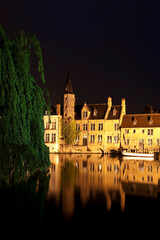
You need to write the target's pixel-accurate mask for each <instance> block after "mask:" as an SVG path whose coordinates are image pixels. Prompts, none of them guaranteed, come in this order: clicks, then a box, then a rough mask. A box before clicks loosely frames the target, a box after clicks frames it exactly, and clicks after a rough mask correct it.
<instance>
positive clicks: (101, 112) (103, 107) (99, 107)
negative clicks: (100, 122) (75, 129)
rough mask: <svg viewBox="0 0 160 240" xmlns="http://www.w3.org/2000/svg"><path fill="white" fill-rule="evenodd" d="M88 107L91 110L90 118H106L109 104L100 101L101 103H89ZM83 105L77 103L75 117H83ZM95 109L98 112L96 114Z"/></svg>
mask: <svg viewBox="0 0 160 240" xmlns="http://www.w3.org/2000/svg"><path fill="white" fill-rule="evenodd" d="M87 107H88V108H89V110H90V116H89V119H104V117H105V114H106V111H107V104H106V103H100V104H87ZM82 108H83V105H76V106H75V119H76V120H78V119H81V110H82ZM94 111H96V114H95V115H94Z"/></svg>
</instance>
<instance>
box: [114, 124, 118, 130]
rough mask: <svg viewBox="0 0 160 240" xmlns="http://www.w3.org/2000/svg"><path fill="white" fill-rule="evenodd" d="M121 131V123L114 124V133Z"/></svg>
mask: <svg viewBox="0 0 160 240" xmlns="http://www.w3.org/2000/svg"><path fill="white" fill-rule="evenodd" d="M118 129H119V123H115V124H114V131H117V130H118Z"/></svg>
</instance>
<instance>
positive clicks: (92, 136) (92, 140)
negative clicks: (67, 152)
mask: <svg viewBox="0 0 160 240" xmlns="http://www.w3.org/2000/svg"><path fill="white" fill-rule="evenodd" d="M90 142H91V143H94V142H95V135H90Z"/></svg>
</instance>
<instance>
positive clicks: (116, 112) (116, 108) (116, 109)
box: [107, 105, 121, 120]
mask: <svg viewBox="0 0 160 240" xmlns="http://www.w3.org/2000/svg"><path fill="white" fill-rule="evenodd" d="M120 114H121V106H120V105H112V107H111V110H110V111H109V114H108V118H107V120H114V119H119V118H120Z"/></svg>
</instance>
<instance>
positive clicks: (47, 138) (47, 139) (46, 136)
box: [45, 133, 49, 143]
mask: <svg viewBox="0 0 160 240" xmlns="http://www.w3.org/2000/svg"><path fill="white" fill-rule="evenodd" d="M45 142H46V143H49V133H46V135H45Z"/></svg>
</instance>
